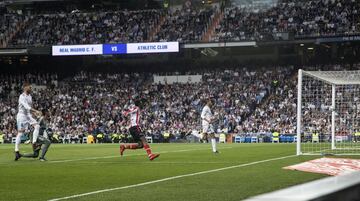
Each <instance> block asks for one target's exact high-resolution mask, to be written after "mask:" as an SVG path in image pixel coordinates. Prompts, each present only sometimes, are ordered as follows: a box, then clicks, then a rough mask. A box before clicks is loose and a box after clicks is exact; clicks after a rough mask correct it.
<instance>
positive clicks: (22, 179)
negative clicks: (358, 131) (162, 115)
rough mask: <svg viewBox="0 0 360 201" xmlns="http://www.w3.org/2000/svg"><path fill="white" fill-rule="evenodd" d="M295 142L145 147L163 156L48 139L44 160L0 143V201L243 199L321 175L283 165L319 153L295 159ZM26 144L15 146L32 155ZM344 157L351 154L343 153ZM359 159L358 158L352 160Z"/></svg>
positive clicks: (100, 145)
mask: <svg viewBox="0 0 360 201" xmlns="http://www.w3.org/2000/svg"><path fill="white" fill-rule="evenodd" d="M295 146H296V145H295V144H265V143H264V144H261V143H260V144H220V145H218V149H219V151H220V152H221V153H220V154H213V153H212V152H211V145H210V144H178V143H173V144H151V147H152V150H153V152H155V153H160V154H161V156H160V157H159V158H157V159H156V160H154V161H149V160H148V159H147V157H146V155H145V151H144V150H136V151H132V150H126V151H125V155H124V156H123V157H120V156H119V145H118V144H84V145H82V144H65V145H63V144H53V145H52V147H50V150H49V152H48V154H47V159H48V161H47V162H40V161H39V160H37V159H27V158H21V159H20V160H19V161H17V162H15V161H13V159H14V154H13V145H10V144H7V145H6V144H5V145H0V180H1V187H0V200H27V201H29V200H122V201H126V200H132V201H134V200H139V201H140V200H141V201H159V200H166V201H169V200H171V201H173V200H174V201H177V200H179V201H180V200H187V201H192V200H194V201H195V200H196V201H202V200H204V201H210V200H241V199H245V198H248V197H251V196H254V195H258V194H261V193H265V192H270V191H274V190H277V189H281V188H284V187H288V186H292V185H296V184H300V183H304V182H308V181H311V180H315V179H319V178H322V177H325V176H324V175H320V174H313V173H305V172H299V171H291V170H283V169H282V167H284V166H288V165H293V164H297V163H300V162H303V161H307V160H310V159H314V158H319V157H321V156H295ZM30 147H31V146H30V145H24V144H22V145H21V150H22V152H30V150H31V149H30ZM347 157H349V156H347ZM357 158H359V157H357Z"/></svg>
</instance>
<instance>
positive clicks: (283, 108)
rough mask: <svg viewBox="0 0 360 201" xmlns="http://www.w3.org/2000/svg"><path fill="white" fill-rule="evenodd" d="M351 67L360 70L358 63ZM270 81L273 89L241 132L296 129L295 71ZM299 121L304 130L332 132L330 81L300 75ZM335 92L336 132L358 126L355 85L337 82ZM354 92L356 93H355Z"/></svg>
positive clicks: (312, 68) (334, 67)
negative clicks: (343, 84) (328, 82)
mask: <svg viewBox="0 0 360 201" xmlns="http://www.w3.org/2000/svg"><path fill="white" fill-rule="evenodd" d="M349 67H350V66H346V65H325V66H306V67H304V69H305V70H310V71H317V70H319V69H321V70H327V71H340V70H346V69H349ZM351 70H360V64H356V65H353V66H352V67H351ZM285 77H286V79H282V80H279V81H278V82H276V83H273V86H274V89H275V90H274V93H272V94H271V95H270V96H269V97H268V98H267V100H266V101H265V102H264V104H261V105H259V106H258V107H257V108H256V109H255V111H254V112H253V113H252V114H251V116H250V117H249V118H247V119H246V120H245V121H244V122H243V123H242V125H240V126H241V127H243V129H244V131H243V132H241V133H272V132H274V131H277V132H279V133H282V134H294V133H296V121H297V116H296V114H297V73H294V74H292V75H290V74H288V75H287V76H285ZM303 80H304V81H303V92H302V93H303V99H302V104H303V110H302V115H303V116H302V118H303V119H302V124H303V130H302V131H303V132H304V133H308V134H309V133H310V134H311V133H313V132H317V133H321V134H330V132H331V112H332V110H331V109H330V106H331V85H330V84H324V82H321V81H318V80H315V79H313V78H310V77H304V78H303ZM337 90H338V93H337V96H336V104H337V106H336V108H335V110H336V112H337V117H336V119H337V122H336V134H337V135H341V134H349V133H353V132H355V131H357V130H359V129H360V127H359V124H358V123H357V121H356V119H358V118H359V116H360V107H359V104H357V102H358V98H359V97H358V96H357V95H359V90H360V89H359V87H358V86H356V85H355V86H354V85H353V86H346V85H345V86H338V87H337ZM356 94H357V95H356Z"/></svg>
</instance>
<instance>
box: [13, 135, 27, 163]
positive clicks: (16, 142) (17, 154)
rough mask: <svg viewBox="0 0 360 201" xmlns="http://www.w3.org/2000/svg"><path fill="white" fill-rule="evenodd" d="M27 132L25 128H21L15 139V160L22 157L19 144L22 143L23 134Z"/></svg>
mask: <svg viewBox="0 0 360 201" xmlns="http://www.w3.org/2000/svg"><path fill="white" fill-rule="evenodd" d="M24 132H25V129H21V130H18V133H17V135H16V140H15V161H17V160H19V159H20V158H21V154H20V152H19V146H20V143H21V137H22V136H23V134H24Z"/></svg>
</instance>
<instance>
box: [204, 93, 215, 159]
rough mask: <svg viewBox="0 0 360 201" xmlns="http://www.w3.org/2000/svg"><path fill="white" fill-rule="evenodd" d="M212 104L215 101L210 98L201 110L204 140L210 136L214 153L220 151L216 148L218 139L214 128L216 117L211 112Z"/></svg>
mask: <svg viewBox="0 0 360 201" xmlns="http://www.w3.org/2000/svg"><path fill="white" fill-rule="evenodd" d="M212 105H213V102H212V100H211V99H209V100H208V101H207V103H206V105H205V106H204V108H203V109H202V111H201V124H202V134H203V140H206V139H209V138H210V140H211V146H212V151H213V152H214V153H219V152H218V151H217V149H216V139H215V134H214V128H213V125H212V123H213V121H214V117H213V114H212V112H211V107H212Z"/></svg>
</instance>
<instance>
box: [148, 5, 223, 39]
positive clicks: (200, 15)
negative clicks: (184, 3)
mask: <svg viewBox="0 0 360 201" xmlns="http://www.w3.org/2000/svg"><path fill="white" fill-rule="evenodd" d="M217 11H218V9H217V8H216V7H212V8H206V9H195V8H182V9H176V10H175V11H169V12H168V14H167V15H166V19H165V22H164V23H163V25H162V26H161V28H160V31H159V32H158V33H157V35H156V37H155V40H156V41H179V42H194V41H201V40H202V39H203V35H204V34H205V32H206V30H207V28H208V26H209V24H210V23H211V21H212V19H213V18H214V15H215V13H216V12H217Z"/></svg>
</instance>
